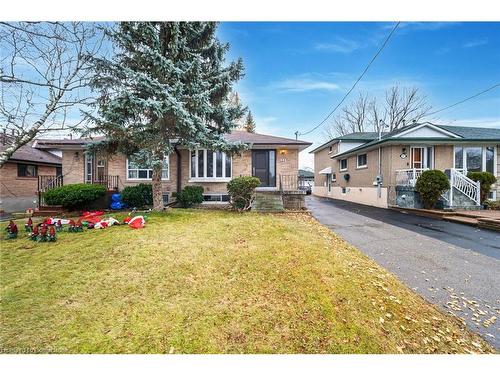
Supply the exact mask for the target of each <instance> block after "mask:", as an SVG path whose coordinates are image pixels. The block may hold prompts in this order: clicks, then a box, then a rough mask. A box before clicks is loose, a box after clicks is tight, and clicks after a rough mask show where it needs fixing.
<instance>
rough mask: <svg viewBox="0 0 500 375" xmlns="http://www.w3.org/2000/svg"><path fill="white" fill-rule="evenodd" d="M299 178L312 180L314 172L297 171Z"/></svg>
mask: <svg viewBox="0 0 500 375" xmlns="http://www.w3.org/2000/svg"><path fill="white" fill-rule="evenodd" d="M299 177H303V178H314V172H312V171H307V170H305V169H299Z"/></svg>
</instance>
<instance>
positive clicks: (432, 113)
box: [427, 83, 500, 116]
mask: <svg viewBox="0 0 500 375" xmlns="http://www.w3.org/2000/svg"><path fill="white" fill-rule="evenodd" d="M498 86H500V83H497V84H495V85H493V86H491V87H489V88H487V89H486V90H483V91H481V92H478V93H477V94H474V95H472V96H469V97H468V98H465V99H463V100H460V101H459V102H456V103H454V104H452V105H449V106H447V107H444V108H441V109H438V110H437V111H434V112H431V113H428V114H427V116H432V115H435V114H436V113H439V112H442V111H445V110H447V109H450V108H451V107H455V106H457V105H459V104H462V103H465V102H466V101H468V100H471V99H474V98H476V97H478V96H479V95H483V94H484V93H486V92H488V91H491V90H493V89H495V88H497V87H498Z"/></svg>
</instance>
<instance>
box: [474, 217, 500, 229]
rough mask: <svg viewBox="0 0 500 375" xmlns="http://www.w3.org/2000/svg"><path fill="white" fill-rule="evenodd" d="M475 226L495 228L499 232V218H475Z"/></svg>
mask: <svg viewBox="0 0 500 375" xmlns="http://www.w3.org/2000/svg"><path fill="white" fill-rule="evenodd" d="M477 226H478V227H479V228H484V229H490V230H496V231H499V232H500V219H490V218H485V217H481V218H479V219H478V220H477Z"/></svg>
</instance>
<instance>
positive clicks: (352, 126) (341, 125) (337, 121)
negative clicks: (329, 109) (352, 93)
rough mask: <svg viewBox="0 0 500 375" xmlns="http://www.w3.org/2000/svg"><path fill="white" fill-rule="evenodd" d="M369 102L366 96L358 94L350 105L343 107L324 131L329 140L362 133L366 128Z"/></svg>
mask: <svg viewBox="0 0 500 375" xmlns="http://www.w3.org/2000/svg"><path fill="white" fill-rule="evenodd" d="M369 105H370V100H369V98H368V95H363V94H359V96H358V97H357V99H356V100H355V101H353V102H352V103H350V104H348V105H346V106H344V107H343V108H342V109H341V110H340V114H339V115H337V116H336V117H335V118H334V119H333V123H332V124H331V125H330V126H329V127H328V128H327V129H326V130H325V135H326V137H329V139H331V138H334V137H336V136H339V135H346V134H349V133H355V132H362V131H365V129H366V128H367V127H368V126H367V125H368V124H367V122H368V120H369V118H368V115H369Z"/></svg>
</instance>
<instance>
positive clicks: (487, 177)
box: [467, 172, 497, 203]
mask: <svg viewBox="0 0 500 375" xmlns="http://www.w3.org/2000/svg"><path fill="white" fill-rule="evenodd" d="M467 177H469V178H470V179H471V180H474V181H479V182H480V183H481V203H483V202H484V201H485V200H486V198H487V197H488V194H489V193H490V190H491V185H493V184H494V183H495V182H496V180H497V178H496V177H495V175H494V174H492V173H490V172H469V173H467Z"/></svg>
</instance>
